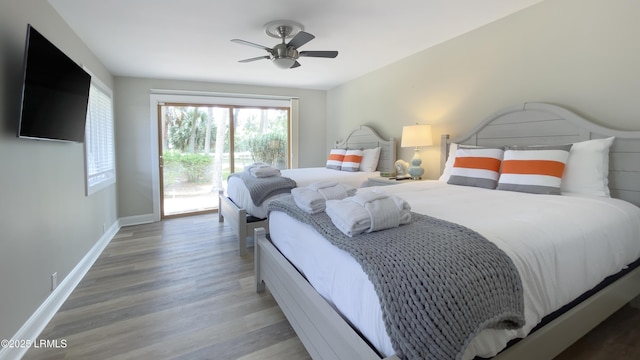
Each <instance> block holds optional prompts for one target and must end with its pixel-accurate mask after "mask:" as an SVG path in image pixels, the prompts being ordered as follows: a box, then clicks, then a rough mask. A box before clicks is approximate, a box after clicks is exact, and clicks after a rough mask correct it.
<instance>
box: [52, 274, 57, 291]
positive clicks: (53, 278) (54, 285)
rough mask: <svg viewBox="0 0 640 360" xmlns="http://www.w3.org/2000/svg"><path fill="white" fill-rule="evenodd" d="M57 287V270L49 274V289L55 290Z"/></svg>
mask: <svg viewBox="0 0 640 360" xmlns="http://www.w3.org/2000/svg"><path fill="white" fill-rule="evenodd" d="M57 287H58V272H57V271H56V272H54V273H53V274H51V291H53V290H55V289H56V288H57Z"/></svg>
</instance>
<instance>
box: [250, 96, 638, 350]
mask: <svg viewBox="0 0 640 360" xmlns="http://www.w3.org/2000/svg"><path fill="white" fill-rule="evenodd" d="M611 137H615V139H613V144H612V145H611V146H610V148H609V146H608V143H610V142H611V140H609V141H607V140H605V139H608V138H611ZM591 139H602V140H596V141H592V142H585V141H587V140H591ZM442 140H443V141H442V154H443V155H442V167H443V174H444V175H443V177H442V178H441V179H440V180H432V181H420V182H410V183H403V184H399V185H394V186H387V187H371V188H363V189H359V190H358V192H362V193H367V192H371V191H384V192H385V193H389V194H394V195H397V196H399V197H401V198H403V199H406V201H407V202H409V204H410V205H411V208H412V211H414V212H415V213H416V214H425V215H428V216H431V217H433V218H436V219H440V220H444V221H447V222H450V223H454V224H458V225H462V226H463V227H465V228H468V229H471V230H472V231H475V232H477V233H478V234H480V235H482V236H483V237H484V238H486V239H487V240H488V241H489V242H491V243H492V244H495V245H496V246H497V247H498V248H499V249H500V250H502V251H503V252H504V253H505V254H506V255H507V256H508V257H509V258H510V259H511V261H512V262H513V264H514V266H515V268H516V269H517V273H518V274H519V277H520V280H521V290H522V301H523V309H524V310H523V318H524V325H523V326H521V327H517V328H515V329H493V328H485V327H483V326H479V327H477V329H475V330H473V331H471V332H470V333H469V334H468V336H466V337H464V341H463V346H462V347H461V350H460V351H459V352H456V353H455V356H453V357H451V355H450V353H446V354H447V355H443V354H445V353H439V352H438V351H433V352H432V354H440V355H433V356H425V357H426V358H434V359H436V358H441V359H448V358H456V359H474V358H476V357H480V358H491V357H495V359H500V360H502V359H550V358H553V357H554V356H556V355H557V354H559V353H560V352H561V351H562V350H563V349H565V348H566V347H567V346H569V345H570V344H571V343H573V342H574V341H575V340H577V339H578V338H580V337H582V336H583V335H584V334H586V332H588V331H589V330H590V329H591V328H593V327H595V326H596V325H597V324H598V323H599V322H601V321H602V320H604V319H605V318H606V317H608V316H609V315H611V314H612V313H613V312H615V311H616V310H617V309H619V308H620V307H621V306H622V305H624V304H625V303H627V302H629V301H632V299H634V298H636V297H638V296H639V295H640V269H639V268H638V264H639V263H640V260H638V259H639V258H640V208H638V205H640V132H626V131H616V130H611V129H606V128H604V127H601V126H598V125H595V124H593V123H590V122H588V121H586V120H585V119H583V118H581V117H580V116H578V115H576V114H574V113H572V112H570V111H567V110H565V109H563V108H560V107H558V106H554V105H550V104H542V103H526V104H523V105H520V106H515V107H510V108H507V109H503V110H500V111H498V112H496V113H494V114H492V115H490V116H489V117H488V118H486V119H485V120H484V121H483V122H482V123H481V124H480V125H479V126H478V128H477V129H476V130H475V131H473V133H472V134H471V135H469V136H465V137H460V138H457V139H453V140H449V138H448V137H447V136H444V137H443V139H442ZM592 143H595V144H596V145H597V146H600V145H601V144H603V143H604V144H607V145H606V146H602V147H601V148H597V146H596V148H595V150H594V149H593V148H589V147H590V146H592V145H591V144H592ZM450 144H456V146H457V147H460V148H462V147H463V146H464V145H467V146H469V147H471V148H474V147H490V148H493V147H498V146H500V147H502V146H504V145H520V146H527V145H546V146H550V145H554V146H555V145H563V144H580V145H577V146H576V145H574V149H575V150H576V152H574V153H573V154H571V153H570V155H569V159H568V161H567V168H569V167H572V169H575V168H576V165H587V167H586V169H587V170H585V171H587V172H586V173H585V172H584V171H582V172H578V173H577V175H578V176H577V177H576V176H575V175H576V174H574V177H573V181H577V182H576V183H575V184H577V185H574V187H572V188H564V187H563V189H562V190H563V191H562V195H547V194H532V193H526V192H521V191H505V190H496V189H486V188H480V187H475V186H460V185H452V184H448V183H447V181H448V180H449V179H450V175H449V174H450V173H451V166H452V163H453V162H452V161H451V159H453V156H449V154H448V152H449V148H450V146H449V145H450ZM584 144H589V146H588V147H587V148H588V149H587V150H589V151H592V152H591V153H587V154H588V156H587V157H586V160H585V158H579V155H577V154H578V153H577V151H578V150H581V151H582V150H584V148H585V145H584ZM452 154H453V153H452ZM572 156H573V157H572ZM598 156H600V157H598ZM447 160H450V161H449V162H447ZM572 161H573V163H572ZM585 161H586V162H585ZM591 162H593V164H592V163H591ZM572 165H573V166H572ZM592 165H593V166H592ZM503 166H505V165H503ZM607 168H608V173H606V170H605V173H604V174H602V173H600V178H598V176H597V175H598V171H601V170H603V169H607ZM503 170H504V168H503ZM454 173H455V172H454ZM592 177H593V179H591V178H592ZM564 180H565V179H563V181H564ZM586 180H593V181H591V182H589V181H586ZM563 185H564V184H563ZM594 188H595V189H596V190H598V191H599V190H603V191H604V193H598V191H595V190H594ZM609 194H610V197H609V196H608V195H609ZM278 201H281V200H278ZM416 216H418V215H416ZM268 222H269V238H267V236H266V229H264V228H258V229H256V231H255V237H256V246H255V271H256V287H257V290H258V291H264V289H265V287H267V288H269V290H270V292H271V293H272V294H273V296H274V298H275V299H276V301H277V302H278V304H279V306H280V307H281V309H282V310H283V312H284V313H285V315H286V316H287V318H288V320H289V322H290V323H291V324H292V326H293V328H294V329H295V330H296V333H297V334H298V336H299V337H300V339H301V340H302V342H303V344H304V345H305V347H306V348H307V350H308V351H309V353H310V354H311V356H312V357H313V358H314V359H399V358H412V357H411V356H408V355H407V356H405V355H404V354H403V351H404V349H405V348H404V347H403V346H402V345H400V346H398V345H397V344H398V340H397V339H396V338H391V337H390V336H389V334H390V333H395V332H396V331H395V330H394V331H389V326H393V323H390V322H389V321H388V320H389V316H388V315H384V314H385V313H384V312H383V310H382V308H381V304H386V305H385V308H388V307H389V306H388V303H387V302H385V301H382V300H381V297H380V296H379V293H378V290H379V287H380V284H379V280H376V279H379V278H378V277H376V276H377V275H376V276H372V275H371V274H369V273H365V272H364V270H363V265H362V263H361V262H359V261H356V260H355V259H354V257H352V256H351V255H350V254H349V253H347V252H346V251H345V250H343V249H339V248H338V247H336V246H334V245H332V243H333V241H332V240H329V239H328V238H327V237H326V236H325V235H326V233H325V232H323V230H322V229H321V228H320V229H317V228H314V227H313V226H312V225H310V224H309V223H305V222H302V221H300V220H297V219H294V218H293V217H292V216H290V214H288V213H287V212H286V211H280V210H278V209H277V208H274V210H273V211H271V213H270V214H269V220H268ZM358 236H360V238H358ZM358 236H356V237H354V238H353V239H354V241H356V240H358V241H361V240H363V239H364V241H366V239H367V238H366V236H367V235H358ZM390 251H393V249H392V248H390ZM433 261H436V259H433ZM438 261H439V260H438ZM454 269H455V268H454ZM374 280H375V281H374ZM432 285H433V284H426V285H425V286H427V287H429V286H432ZM462 285H464V284H462ZM462 285H461V284H447V283H445V284H441V285H440V287H441V288H455V289H463V288H464V287H465V286H466V285H465V286H462ZM460 291H462V290H460ZM487 296H488V295H487ZM476 298H477V299H481V298H483V296H482V295H481V296H478V295H476ZM636 301H637V300H636ZM425 306H426V305H425ZM431 309H432V311H433V308H431ZM387 311H388V310H387ZM430 315H431V314H426V315H425V314H412V315H410V316H415V317H416V318H418V319H425V321H427V319H430V317H429V316H430ZM449 320H450V321H449ZM448 322H449V324H448ZM390 324H391V325H390ZM462 325H464V324H462ZM438 326H440V327H443V326H444V328H439V329H438V331H439V332H441V333H451V332H453V333H456V332H458V329H460V327H461V323H460V322H458V323H456V322H455V321H453V319H452V318H451V319H450V318H447V317H445V323H444V325H443V324H442V323H438ZM446 326H451V328H446ZM421 331H422V332H424V331H427V332H429V331H430V330H429V329H428V328H427V329H426V330H425V329H424V328H421V327H419V326H418V327H416V329H415V334H412V333H411V331H408V333H407V334H404V335H405V336H407V337H412V336H413V335H416V336H413V337H414V338H420V336H422V335H419V334H420V332H421ZM434 331H435V330H434ZM521 338H523V340H518V339H521ZM514 343H515V344H514ZM458 345H460V344H458ZM441 347H442V346H441V344H440V346H437V345H435V344H428V346H426V348H427V350H428V351H427V352H429V351H431V349H432V348H438V349H440V348H441ZM398 349H402V350H400V351H398ZM404 353H408V352H407V351H405V352H404Z"/></svg>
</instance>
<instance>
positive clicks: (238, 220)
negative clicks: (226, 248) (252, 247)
mask: <svg viewBox="0 0 640 360" xmlns="http://www.w3.org/2000/svg"><path fill="white" fill-rule="evenodd" d="M225 220H226V222H227V224H229V226H230V227H231V230H232V231H233V233H234V234H235V235H236V236H237V237H238V254H239V255H240V256H245V255H247V236H252V235H253V231H254V230H255V229H257V228H265V229H268V227H269V224H268V222H267V219H259V218H256V217H254V216H251V215H248V214H247V210H245V209H242V208H239V207H238V206H237V205H236V204H235V203H234V202H233V201H231V199H229V197H228V196H226V195H225V193H224V191H222V190H221V191H219V192H218V221H219V222H223V221H225Z"/></svg>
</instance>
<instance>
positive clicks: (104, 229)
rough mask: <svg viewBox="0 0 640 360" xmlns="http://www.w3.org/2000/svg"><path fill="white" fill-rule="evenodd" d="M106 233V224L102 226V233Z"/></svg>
mask: <svg viewBox="0 0 640 360" xmlns="http://www.w3.org/2000/svg"><path fill="white" fill-rule="evenodd" d="M106 232H107V224H102V233H103V234H104V233H106Z"/></svg>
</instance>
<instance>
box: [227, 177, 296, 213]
mask: <svg viewBox="0 0 640 360" xmlns="http://www.w3.org/2000/svg"><path fill="white" fill-rule="evenodd" d="M231 176H237V177H239V178H240V179H242V181H243V182H244V184H245V186H246V187H247V189H249V195H251V200H252V201H253V203H254V204H256V205H257V206H260V205H262V203H263V202H264V201H265V200H266V199H268V198H269V197H271V196H274V195H278V194H286V193H290V192H291V189H293V188H294V187H296V186H297V184H296V182H295V181H293V180H292V179H289V178H288V177H284V176H268V177H263V178H256V177H254V176H251V174H248V173H246V172H244V171H243V172H238V173H233V174H231V175H229V177H231Z"/></svg>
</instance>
